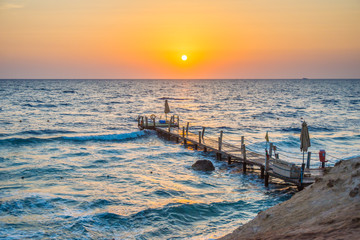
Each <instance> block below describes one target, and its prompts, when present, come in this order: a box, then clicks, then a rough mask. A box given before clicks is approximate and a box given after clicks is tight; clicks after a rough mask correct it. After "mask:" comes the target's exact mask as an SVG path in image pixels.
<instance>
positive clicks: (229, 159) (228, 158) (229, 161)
mask: <svg viewBox="0 0 360 240" xmlns="http://www.w3.org/2000/svg"><path fill="white" fill-rule="evenodd" d="M227 160H228V164H231V157H230V156H228V157H227Z"/></svg>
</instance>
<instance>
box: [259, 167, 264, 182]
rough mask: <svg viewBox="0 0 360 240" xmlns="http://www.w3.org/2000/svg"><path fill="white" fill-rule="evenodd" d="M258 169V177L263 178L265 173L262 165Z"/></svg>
mask: <svg viewBox="0 0 360 240" xmlns="http://www.w3.org/2000/svg"><path fill="white" fill-rule="evenodd" d="M260 171H261V173H260V178H261V179H264V174H265V169H264V167H261V168H260Z"/></svg>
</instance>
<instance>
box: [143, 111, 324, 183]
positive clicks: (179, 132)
mask: <svg viewBox="0 0 360 240" xmlns="http://www.w3.org/2000/svg"><path fill="white" fill-rule="evenodd" d="M138 127H139V128H140V129H152V130H155V131H156V132H157V134H158V135H159V136H161V137H163V138H165V139H167V140H169V141H174V142H176V143H182V144H184V145H185V146H191V147H192V148H193V149H194V150H202V151H204V152H208V151H211V152H214V153H216V158H217V160H219V161H224V160H225V161H227V162H228V164H232V163H241V164H242V169H243V172H244V173H246V171H247V170H248V169H249V167H251V168H252V169H254V167H255V170H259V171H260V177H261V178H262V179H264V183H265V186H268V185H269V180H271V179H273V180H275V179H281V180H282V181H284V182H287V183H291V184H294V185H296V186H297V187H298V189H300V190H301V189H303V188H304V187H305V186H308V185H310V184H312V183H314V182H315V179H316V178H321V177H322V175H323V170H324V169H323V168H305V167H304V166H302V167H297V166H295V164H291V163H289V166H290V165H292V167H291V168H290V167H288V166H286V165H285V168H284V165H278V162H284V161H280V160H279V159H278V156H279V155H278V154H276V156H274V157H272V148H273V145H272V144H270V148H269V153H268V154H266V153H264V154H259V153H257V152H254V151H250V150H249V149H247V148H246V145H245V143H244V137H241V145H240V146H235V145H233V144H230V143H226V142H224V141H223V132H222V131H220V136H219V137H218V139H216V138H211V137H207V136H204V135H205V127H203V129H202V131H199V132H198V133H197V134H195V133H192V132H190V131H189V123H187V124H186V127H185V126H183V127H182V128H180V126H179V121H178V120H177V121H176V119H175V118H173V117H172V118H171V120H170V121H169V123H167V124H157V123H155V119H152V120H151V121H149V120H148V118H147V117H139V118H138ZM279 166H280V171H279ZM275 168H276V169H277V171H274V170H275ZM280 172H281V173H282V174H279V173H280ZM290 172H291V173H290ZM284 173H285V174H284Z"/></svg>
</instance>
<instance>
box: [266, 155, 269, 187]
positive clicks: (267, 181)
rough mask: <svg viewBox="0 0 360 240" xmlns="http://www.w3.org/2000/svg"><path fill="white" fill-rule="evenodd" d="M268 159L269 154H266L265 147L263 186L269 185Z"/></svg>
mask: <svg viewBox="0 0 360 240" xmlns="http://www.w3.org/2000/svg"><path fill="white" fill-rule="evenodd" d="M269 161H270V156H269V154H268V151H267V149H265V187H268V186H269V172H268V171H269Z"/></svg>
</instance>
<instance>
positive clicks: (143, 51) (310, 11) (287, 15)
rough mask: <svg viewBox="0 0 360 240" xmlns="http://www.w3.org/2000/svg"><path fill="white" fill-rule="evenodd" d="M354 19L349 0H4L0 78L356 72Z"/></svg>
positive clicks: (356, 11)
mask: <svg viewBox="0 0 360 240" xmlns="http://www.w3.org/2000/svg"><path fill="white" fill-rule="evenodd" d="M359 22H360V2H359V1H356V0H344V1H328V0H319V1H311V0H303V1H291V0H290V1H289V0H275V1H267V0H255V1H232V0H225V1H215V0H207V1H205V0H198V1H191V0H183V1H166V0H153V1H146V0H133V1H118V0H108V1H105V2H99V1H94V0H78V1H70V0H64V1H61V2H56V1H42V0H32V1H27V0H3V1H1V2H0V36H1V37H0V78H302V77H308V78H342V77H343V78H359V77H360V68H359V67H358V66H360V43H359V41H358V39H359V38H360V28H359V27H358V23H359ZM184 53H186V56H187V60H186V61H183V60H182V58H181V56H182V55H184ZM185 62H186V64H185Z"/></svg>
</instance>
